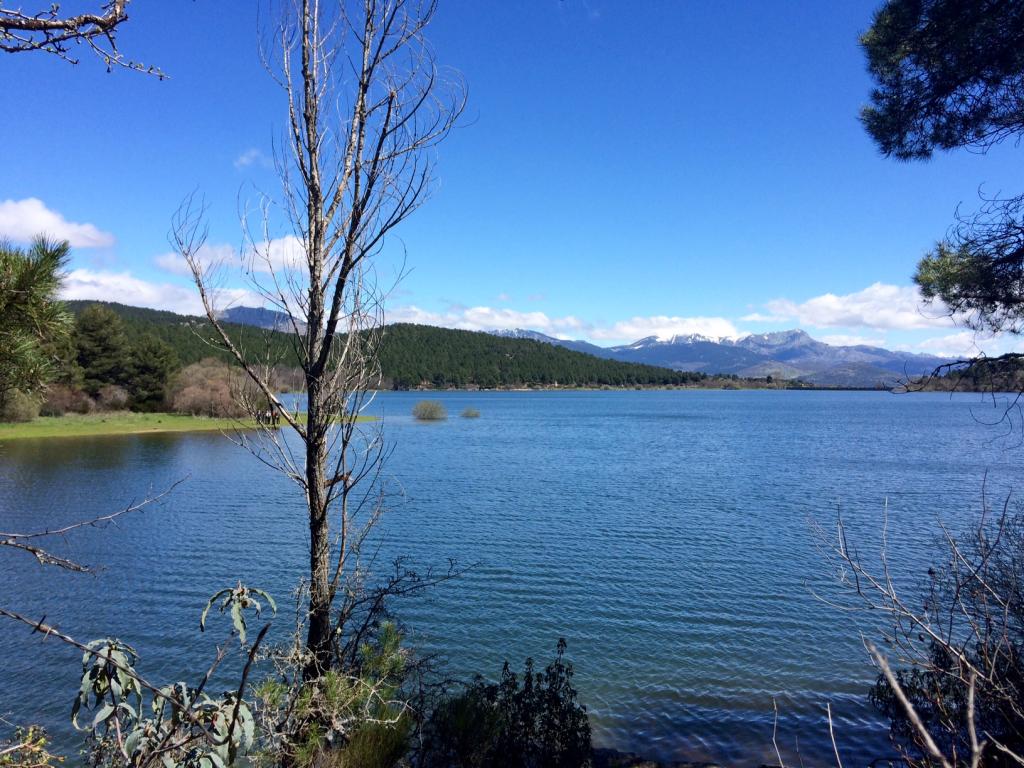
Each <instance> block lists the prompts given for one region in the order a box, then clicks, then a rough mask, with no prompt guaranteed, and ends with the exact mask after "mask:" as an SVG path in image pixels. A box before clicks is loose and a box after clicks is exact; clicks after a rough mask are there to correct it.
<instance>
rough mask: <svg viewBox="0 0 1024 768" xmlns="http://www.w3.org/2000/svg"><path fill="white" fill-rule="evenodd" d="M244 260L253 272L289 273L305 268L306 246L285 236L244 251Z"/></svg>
mask: <svg viewBox="0 0 1024 768" xmlns="http://www.w3.org/2000/svg"><path fill="white" fill-rule="evenodd" d="M245 258H246V264H247V266H249V267H250V268H251V269H252V270H253V271H254V272H266V273H269V272H270V271H271V270H273V271H278V272H279V271H289V272H291V271H294V270H296V269H299V268H302V267H305V264H306V246H305V244H304V243H303V242H302V240H300V239H299V238H298V237H296V236H295V235H285V236H284V237H275V238H274V239H272V240H264V241H262V242H260V243H255V244H253V245H252V246H251V247H249V248H247V249H246V254H245Z"/></svg>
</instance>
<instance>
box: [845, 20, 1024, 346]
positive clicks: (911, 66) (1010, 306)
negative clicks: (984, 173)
mask: <svg viewBox="0 0 1024 768" xmlns="http://www.w3.org/2000/svg"><path fill="white" fill-rule="evenodd" d="M861 44H862V45H863V47H864V51H865V53H866V54H867V59H868V69H869V71H870V72H871V74H872V76H873V77H874V79H875V83H876V87H875V89H874V90H873V91H872V94H871V104H870V105H869V106H867V107H865V108H864V110H863V112H862V115H861V118H862V120H863V122H864V125H865V127H866V128H867V130H868V133H870V134H871V137H872V138H873V139H874V140H875V142H876V143H877V145H878V147H879V149H881V151H882V152H883V153H884V154H885V155H886V156H891V157H895V158H897V159H900V160H920V159H927V158H930V157H931V156H932V154H933V152H934V151H935V150H936V149H939V150H949V149H956V148H959V147H971V148H975V149H980V150H982V151H984V150H985V149H987V148H989V147H991V146H993V145H994V144H997V143H998V142H1000V141H1002V140H1004V139H1008V138H1010V139H1015V140H1016V141H1018V142H1019V141H1020V139H1021V137H1022V136H1024V0H970V1H969V2H965V1H964V0H888V2H886V3H885V4H884V5H883V6H882V8H881V9H880V10H879V11H878V13H877V14H876V15H875V18H874V21H873V23H872V25H871V28H870V29H869V30H868V31H867V32H866V33H865V34H864V35H863V37H862V38H861ZM983 199H984V198H983ZM914 279H915V281H916V282H917V284H918V285H919V286H920V288H921V292H922V294H923V295H924V296H925V298H926V299H930V300H931V299H939V300H941V301H942V302H943V303H944V304H945V305H946V306H947V307H948V308H949V310H950V312H951V313H953V314H958V315H961V316H963V317H964V318H965V319H966V321H967V322H968V323H969V324H970V325H971V326H973V327H975V328H978V329H988V330H994V331H999V330H1007V331H1012V332H1014V333H1018V332H1020V331H1021V330H1022V324H1024V196H1013V197H1008V198H991V199H984V205H983V207H982V209H981V210H980V211H979V212H978V213H976V214H974V215H972V216H967V217H963V218H960V217H958V222H957V225H956V226H955V227H954V228H953V229H952V231H951V232H950V234H948V235H947V236H946V237H945V238H943V239H942V241H941V242H940V243H939V244H938V245H937V246H936V248H935V250H934V251H932V252H931V253H929V254H928V255H926V256H925V257H924V259H923V260H922V261H921V263H920V265H919V267H918V270H917V274H916V275H915V278H914Z"/></svg>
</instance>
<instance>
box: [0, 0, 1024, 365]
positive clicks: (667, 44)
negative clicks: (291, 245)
mask: <svg viewBox="0 0 1024 768" xmlns="http://www.w3.org/2000/svg"><path fill="white" fill-rule="evenodd" d="M83 4H84V3H78V4H77V5H83ZM68 5H69V7H70V6H71V5H74V4H68ZM256 5H257V4H256V3H253V2H251V0H194V2H172V3H168V2H155V0H136V1H135V2H133V3H132V6H131V10H132V17H131V19H130V21H129V23H128V24H127V25H126V26H125V27H124V30H123V32H122V33H121V37H120V45H121V48H122V50H123V51H125V52H126V53H128V54H129V55H130V56H132V57H135V58H138V59H141V60H143V61H145V62H147V63H154V64H157V65H159V66H160V67H161V68H162V69H163V70H165V71H166V72H167V73H168V74H169V75H170V79H168V80H166V81H163V82H161V81H158V80H157V79H155V78H152V77H146V76H143V75H139V74H134V73H130V72H125V71H118V72H114V73H112V74H108V73H106V71H105V69H104V68H103V66H102V64H100V63H99V62H98V61H95V60H92V59H90V58H89V57H88V56H86V55H84V53H83V60H82V63H81V64H79V65H78V66H77V67H72V66H69V65H67V64H65V63H62V62H59V61H56V60H52V59H49V58H47V57H44V56H40V55H17V56H5V57H4V58H3V59H0V66H2V67H3V70H2V71H3V82H4V96H3V100H4V103H5V106H6V107H7V108H6V109H5V110H4V113H5V116H4V121H3V122H2V124H0V140H2V143H3V146H4V148H5V151H4V165H3V171H2V173H0V236H6V237H8V238H10V239H13V240H15V241H19V242H20V241H24V240H25V239H26V238H27V237H29V236H30V235H31V233H32V232H34V231H37V230H39V229H45V230H46V231H48V232H50V233H51V234H53V235H56V236H61V237H68V238H69V239H71V241H72V243H73V245H75V249H74V262H73V265H72V266H73V270H72V272H71V275H70V277H69V280H68V283H67V286H66V289H65V290H66V295H68V296H70V297H78V298H99V299H110V300H118V301H124V302H126V303H133V304H141V305H147V306H157V307H161V308H167V309H175V310H178V311H196V309H197V301H196V299H195V296H194V292H193V291H192V289H191V288H190V287H189V282H188V280H187V279H186V278H185V277H184V276H183V275H181V274H180V271H181V270H180V268H178V267H177V265H176V264H175V263H174V262H173V260H171V259H170V258H168V256H167V254H168V251H169V250H170V249H169V246H168V244H167V240H166V235H167V231H168V229H169V225H170V218H171V215H172V213H173V212H174V210H175V209H176V208H177V206H178V204H179V203H180V201H181V200H182V198H183V197H184V196H185V195H186V194H188V193H189V192H190V191H191V190H193V189H198V190H199V191H201V193H202V194H203V195H204V196H205V198H206V200H207V201H208V203H209V204H210V206H211V207H210V223H211V236H210V243H211V244H213V245H215V246H217V247H221V248H224V249H225V250H228V249H229V248H230V247H238V245H239V244H240V243H241V234H240V230H239V223H238V209H239V204H240V201H241V202H245V201H247V200H253V201H254V200H255V199H256V196H257V191H258V190H259V189H265V190H269V191H274V190H275V185H276V176H275V174H274V171H273V169H272V168H271V167H269V163H268V158H269V157H270V155H271V153H272V142H273V141H274V139H275V138H276V137H278V136H279V135H280V131H281V128H282V125H283V119H282V118H283V116H284V111H283V110H284V101H283V97H282V94H281V92H280V90H279V89H278V88H277V86H276V85H275V84H274V83H273V82H272V80H271V79H270V78H269V77H268V76H267V74H266V73H265V72H264V71H263V69H262V67H261V65H260V63H259V59H258V57H257V46H256V40H257V26H258V24H257V15H256V13H255V7H256ZM876 6H877V3H876V2H855V1H854V0H849V1H847V2H843V3H820V2H795V1H793V2H773V3H762V2H743V3H741V2H712V1H711V0H707V1H706V2H696V1H693V2H689V1H687V2H684V1H683V0H671V1H670V0H660V1H656V0H643V1H642V2H635V3H626V2H621V1H620V0H615V1H613V0H518V1H509V2H482V1H481V0H441V4H440V9H439V12H438V15H437V17H436V19H435V21H434V23H433V25H432V26H431V28H430V30H429V35H428V36H429V38H430V40H431V42H432V44H433V46H434V48H435V50H436V53H437V58H438V60H439V62H440V63H441V64H442V65H445V66H447V67H450V68H452V69H453V70H457V71H458V72H459V73H461V76H462V77H463V78H464V80H465V82H466V84H467V86H468V90H469V106H468V109H467V113H466V116H465V118H464V119H463V121H462V123H461V124H460V126H459V127H458V129H457V130H456V131H455V132H454V133H453V134H452V135H451V136H450V138H449V139H448V140H447V141H446V142H445V143H444V144H443V145H442V146H441V147H440V148H439V149H438V151H437V163H438V165H437V184H436V187H435V190H434V194H433V197H432V199H431V200H430V201H429V202H428V203H427V205H426V206H425V207H424V208H422V209H421V210H420V211H418V212H417V213H416V214H415V215H414V217H413V218H412V219H410V220H409V221H408V222H406V224H405V225H403V227H402V228H401V230H400V231H399V232H398V235H399V237H400V240H401V242H400V243H399V242H393V243H392V244H391V246H390V250H389V255H388V256H385V258H384V259H383V260H382V262H381V264H380V271H381V273H382V274H383V275H384V276H385V278H387V277H389V276H390V275H392V274H393V273H394V271H395V269H396V268H397V267H396V266H395V263H394V261H393V260H389V259H391V258H392V255H393V254H395V253H397V252H398V250H399V246H404V249H405V253H406V257H405V258H406V261H405V266H406V269H407V270H408V274H407V275H406V276H405V278H404V279H403V281H402V283H401V285H400V287H399V290H397V291H396V292H395V293H394V294H393V296H392V297H391V299H390V301H389V306H388V315H389V320H403V319H411V320H418V321H421V322H430V323H434V324H443V325H451V326H456V327H465V328H479V329H488V328H496V327H530V328H534V329H537V330H541V331H544V332H547V333H550V334H552V335H558V336H566V337H574V338H587V339H590V340H593V341H595V342H597V343H600V344H612V343H618V342H628V341H632V340H634V339H636V338H639V337H641V336H646V335H651V334H657V335H663V336H665V335H671V334H673V333H688V332H704V333H706V334H708V335H713V336H717V335H736V334H741V333H745V332H763V331H770V330H781V329H784V328H790V327H802V328H804V329H806V330H808V331H809V332H810V333H811V334H812V335H814V336H816V337H818V338H823V339H825V340H826V341H833V342H841V341H853V340H860V341H866V342H869V343H878V344H884V345H887V346H890V347H900V348H904V349H913V350H915V351H931V352H941V353H957V354H959V353H963V352H970V351H972V350H974V349H975V345H978V346H980V347H982V348H984V349H986V350H988V351H1001V350H1004V349H1008V348H1011V347H1013V348H1021V346H1020V345H1019V343H1018V342H1017V340H1016V339H1013V338H997V339H983V340H976V339H975V338H974V337H973V335H972V334H970V333H968V332H966V331H964V330H963V329H962V328H958V327H954V326H951V325H950V324H949V322H948V320H945V319H943V318H941V317H939V316H938V315H939V314H940V313H938V312H936V311H934V310H933V311H930V312H929V311H927V310H921V309H920V308H919V306H918V305H919V300H918V297H917V295H916V292H915V290H914V289H913V287H912V284H911V279H910V277H911V275H912V273H913V271H914V267H915V265H916V263H917V260H918V259H919V258H920V256H921V255H922V254H923V253H924V252H925V251H927V250H928V249H929V248H930V247H931V246H932V244H933V243H934V241H935V240H936V239H937V238H939V237H941V236H942V234H943V233H944V232H945V231H946V229H947V227H948V226H949V224H950V223H951V221H952V216H953V212H954V210H955V209H956V207H957V205H958V204H962V205H963V206H964V208H965V209H966V210H970V209H972V208H973V207H975V206H976V204H977V193H978V188H979V185H984V189H985V190H986V191H987V192H990V193H993V192H999V191H1001V190H1002V191H1007V192H1010V191H1019V188H1020V184H1021V179H1024V174H1022V172H1021V171H1022V170H1024V149H1015V148H1014V147H1013V146H1010V145H1008V146H1002V147H997V148H996V149H994V150H993V151H991V152H989V153H988V154H987V155H979V154H973V153H969V152H966V151H960V152H955V153H951V154H947V155H943V156H940V157H936V159H934V160H933V161H931V162H929V163H917V164H902V163H897V162H895V161H892V160H886V159H884V158H882V157H881V156H880V155H879V154H878V152H877V150H876V148H875V147H874V145H873V144H872V143H871V141H870V140H869V138H868V137H867V136H866V134H865V133H864V131H863V129H862V128H861V126H860V124H859V123H858V121H857V113H858V109H859V108H860V106H861V105H862V104H863V103H864V102H865V101H866V100H867V96H868V92H869V89H870V81H869V78H868V76H867V74H866V72H865V67H864V61H863V56H862V54H861V52H860V50H859V49H858V46H857V36H858V34H859V33H860V32H861V31H863V30H864V29H865V28H866V26H867V25H868V24H869V22H870V18H871V14H872V11H873V10H874V8H875V7H876ZM277 234H278V235H281V236H283V235H284V234H286V233H284V232H281V233H277ZM237 287H238V289H239V292H238V293H237V296H236V300H237V301H240V302H245V301H246V300H247V299H246V296H247V294H245V293H244V292H243V288H244V286H243V285H242V284H241V283H239V284H238V285H237Z"/></svg>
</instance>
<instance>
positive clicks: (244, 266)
mask: <svg viewBox="0 0 1024 768" xmlns="http://www.w3.org/2000/svg"><path fill="white" fill-rule="evenodd" d="M196 258H197V259H198V260H199V262H200V263H201V264H202V265H203V266H204V267H208V268H219V267H223V268H225V269H226V270H228V272H229V273H231V272H232V271H235V272H237V271H239V270H245V271H250V270H251V271H252V272H259V273H263V274H269V273H270V271H271V269H273V270H274V271H277V272H293V271H295V270H297V269H300V268H303V267H304V266H305V261H306V250H305V247H304V246H303V243H302V240H300V239H299V238H297V237H295V236H294V235H286V236H285V237H278V238H274V239H272V240H264V241H262V242H259V243H254V244H251V245H250V246H249V247H247V248H246V249H245V252H244V254H242V255H239V253H238V250H237V249H236V248H235V247H234V246H232V245H228V244H226V243H220V244H215V245H208V244H207V245H203V247H202V248H200V249H199V250H198V251H197V252H196ZM153 262H154V263H155V264H156V265H157V266H158V267H160V268H161V269H163V270H166V271H167V272H170V273H172V274H175V275H185V276H191V275H192V272H191V271H190V270H189V268H188V265H187V264H186V263H185V259H184V258H182V257H181V256H180V255H179V254H177V253H174V252H168V253H161V254H159V255H158V256H155V257H154V258H153Z"/></svg>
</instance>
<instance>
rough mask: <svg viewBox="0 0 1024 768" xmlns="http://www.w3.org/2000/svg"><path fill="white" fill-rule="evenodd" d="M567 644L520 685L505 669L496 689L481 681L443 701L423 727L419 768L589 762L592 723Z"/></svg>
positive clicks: (560, 767)
mask: <svg viewBox="0 0 1024 768" xmlns="http://www.w3.org/2000/svg"><path fill="white" fill-rule="evenodd" d="M565 648H566V644H565V640H559V641H558V648H557V652H556V655H555V660H554V661H553V662H551V664H549V665H548V666H547V667H546V668H545V669H544V671H543V672H535V671H534V665H533V660H532V659H527V660H526V666H525V668H524V670H523V674H522V677H521V678H520V677H519V676H518V675H516V673H515V672H512V671H511V669H510V668H509V664H508V662H505V666H504V668H503V669H502V671H501V679H500V680H499V681H498V682H497V683H488V682H486V681H484V680H483V679H482V678H477V680H476V682H474V683H473V684H472V685H470V686H468V687H467V688H466V690H465V691H464V692H463V693H461V694H459V695H457V696H453V697H450V698H448V699H445V700H444V701H442V703H441V704H440V705H438V707H437V708H436V709H435V710H434V712H433V713H432V715H431V716H430V718H429V720H428V721H427V723H426V724H425V726H424V735H423V745H424V746H423V753H422V761H421V762H422V765H423V766H424V768H449V767H450V766H459V768H549V767H550V768H556V767H557V768H577V767H579V766H584V765H587V764H588V763H589V760H590V754H591V744H590V720H589V718H588V716H587V709H586V707H585V706H583V705H582V704H580V703H579V702H578V701H577V698H576V697H577V692H576V689H575V688H574V687H573V684H572V676H573V667H572V664H571V663H570V662H568V661H566V660H565Z"/></svg>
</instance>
